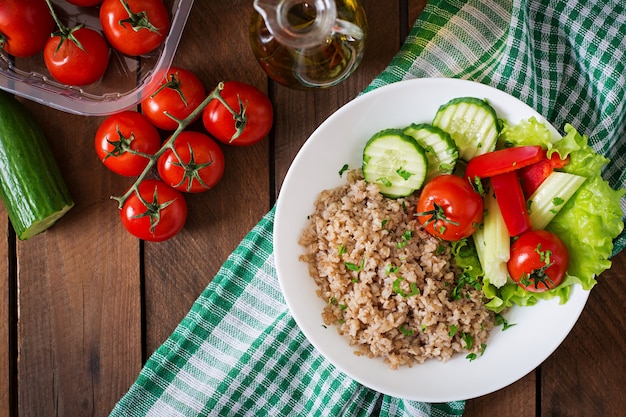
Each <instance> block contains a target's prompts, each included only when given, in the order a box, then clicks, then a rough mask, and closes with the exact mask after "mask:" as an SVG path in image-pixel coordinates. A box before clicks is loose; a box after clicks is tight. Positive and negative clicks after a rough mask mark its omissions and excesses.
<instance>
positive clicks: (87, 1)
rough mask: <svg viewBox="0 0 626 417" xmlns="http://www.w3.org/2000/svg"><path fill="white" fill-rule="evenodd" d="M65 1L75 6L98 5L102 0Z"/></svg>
mask: <svg viewBox="0 0 626 417" xmlns="http://www.w3.org/2000/svg"><path fill="white" fill-rule="evenodd" d="M67 2H68V3H71V4H73V5H75V6H81V7H91V6H97V5H99V4H100V3H102V0H67Z"/></svg>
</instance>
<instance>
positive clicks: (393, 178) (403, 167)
mask: <svg viewBox="0 0 626 417" xmlns="http://www.w3.org/2000/svg"><path fill="white" fill-rule="evenodd" d="M427 167H428V160H427V159H426V152H425V151H424V148H422V147H421V146H420V145H419V143H417V141H416V140H415V139H413V138H412V137H411V136H407V135H405V134H404V133H402V130H399V129H387V130H383V131H380V132H378V133H376V134H375V135H374V136H372V138H371V139H370V140H369V141H368V142H367V144H366V145H365V148H364V149H363V177H364V178H365V180H366V181H367V182H369V183H373V184H377V185H378V186H379V187H380V192H381V194H383V195H385V196H387V197H390V198H398V197H404V196H407V195H410V194H412V193H413V192H414V191H415V190H417V189H419V188H421V187H422V185H423V184H424V180H425V179H426V170H427Z"/></svg>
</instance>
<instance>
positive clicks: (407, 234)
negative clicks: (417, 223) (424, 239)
mask: <svg viewBox="0 0 626 417" xmlns="http://www.w3.org/2000/svg"><path fill="white" fill-rule="evenodd" d="M411 237H413V232H412V231H410V230H407V231H406V232H404V233H403V234H402V241H401V242H398V243H396V248H398V249H402V248H404V247H405V246H406V245H408V244H409V241H410V240H411Z"/></svg>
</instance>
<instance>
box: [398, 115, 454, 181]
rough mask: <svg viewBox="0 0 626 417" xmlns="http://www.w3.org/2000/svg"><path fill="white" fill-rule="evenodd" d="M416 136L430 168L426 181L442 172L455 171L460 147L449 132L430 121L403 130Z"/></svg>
mask: <svg viewBox="0 0 626 417" xmlns="http://www.w3.org/2000/svg"><path fill="white" fill-rule="evenodd" d="M402 132H403V133H404V134H405V135H408V136H411V137H412V138H414V139H415V140H416V141H417V143H419V144H420V145H421V146H422V148H424V150H425V151H426V158H427V159H428V170H427V171H426V181H429V180H431V179H433V178H434V177H436V176H437V175H441V174H451V173H452V172H454V167H455V166H456V161H457V160H458V159H459V149H458V148H457V146H456V143H455V142H454V140H452V138H451V137H450V135H449V134H448V133H447V132H444V131H443V130H441V129H440V128H438V127H437V126H433V125H431V124H428V123H420V124H415V123H414V124H412V125H410V126H408V127H406V128H405V129H404V130H403V131H402Z"/></svg>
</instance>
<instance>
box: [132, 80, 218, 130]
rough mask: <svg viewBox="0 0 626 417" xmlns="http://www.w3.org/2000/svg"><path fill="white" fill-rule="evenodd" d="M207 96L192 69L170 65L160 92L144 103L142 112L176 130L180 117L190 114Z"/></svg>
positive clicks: (165, 126)
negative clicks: (171, 66)
mask: <svg viewBox="0 0 626 417" xmlns="http://www.w3.org/2000/svg"><path fill="white" fill-rule="evenodd" d="M205 98H206V89H205V88H204V85H203V84H202V81H200V79H199V78H198V77H197V76H196V75H195V74H194V73H193V72H191V71H188V70H186V69H182V68H170V70H169V71H168V72H167V73H166V74H165V75H164V77H163V81H162V83H161V85H160V86H159V88H158V89H157V91H155V92H154V93H153V94H152V95H151V96H150V97H148V98H146V99H145V100H143V101H142V102H141V111H142V113H143V114H144V115H145V116H146V117H147V118H148V119H149V120H150V121H151V122H152V123H153V124H154V125H155V126H156V127H158V128H160V129H163V130H175V129H176V128H177V127H178V123H177V122H176V121H175V120H173V119H172V118H170V117H169V116H167V115H166V114H165V112H168V113H169V114H171V115H172V116H174V117H175V118H177V119H178V120H183V119H185V118H186V117H187V116H189V115H190V114H191V113H192V112H193V111H194V110H195V109H196V108H197V107H198V106H199V105H200V103H202V101H203V100H204V99H205Z"/></svg>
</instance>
